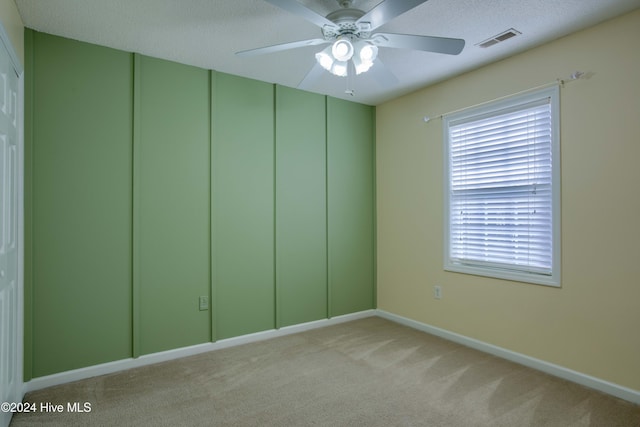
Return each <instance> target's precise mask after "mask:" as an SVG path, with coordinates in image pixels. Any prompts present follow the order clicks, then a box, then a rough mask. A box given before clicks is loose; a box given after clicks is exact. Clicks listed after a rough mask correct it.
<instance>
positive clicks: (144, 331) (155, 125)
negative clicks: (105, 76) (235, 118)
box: [133, 55, 211, 355]
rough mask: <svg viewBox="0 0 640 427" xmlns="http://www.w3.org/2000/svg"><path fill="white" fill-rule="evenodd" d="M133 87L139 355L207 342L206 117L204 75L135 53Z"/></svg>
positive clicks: (135, 282)
mask: <svg viewBox="0 0 640 427" xmlns="http://www.w3.org/2000/svg"><path fill="white" fill-rule="evenodd" d="M135 82H136V91H135V94H136V96H135V99H134V105H135V116H134V119H135V129H136V131H135V139H134V150H135V151H134V153H135V158H134V162H135V164H134V217H133V226H134V282H133V285H134V290H135V292H136V298H135V305H134V314H135V318H136V320H137V321H138V324H139V327H138V328H136V332H137V333H136V335H135V336H134V343H135V344H136V347H135V350H136V351H135V355H137V354H147V353H154V352H158V351H162V350H169V349H172V348H178V347H185V346H188V345H193V344H198V343H203V342H207V341H210V339H211V338H210V337H211V332H210V319H209V311H200V310H199V305H198V298H199V297H200V296H206V297H209V289H210V285H209V283H210V281H209V218H210V214H209V206H210V203H209V194H210V189H209V181H210V176H209V173H210V171H209V157H210V154H209V114H210V113H209V72H208V71H207V70H203V69H201V68H196V67H190V66H187V65H182V64H178V63H175V62H169V61H164V60H161V59H155V58H150V57H147V56H139V55H136V61H135ZM138 345H139V351H138V347H137V346H138Z"/></svg>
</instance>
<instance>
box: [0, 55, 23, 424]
mask: <svg viewBox="0 0 640 427" xmlns="http://www.w3.org/2000/svg"><path fill="white" fill-rule="evenodd" d="M18 83H19V81H18V76H17V75H16V72H15V70H14V67H13V64H12V62H11V59H10V56H9V52H7V50H6V49H5V46H4V44H3V43H0V402H16V401H18V402H19V399H20V398H21V396H20V390H19V388H20V384H19V372H18V369H19V366H20V363H19V361H18V357H19V355H20V352H19V347H18V346H19V341H18V340H19V339H20V338H19V336H18V330H19V325H18V322H19V321H20V319H18V311H19V309H18V303H19V300H18V242H17V241H18V145H17V142H18V123H19V120H18V119H19V114H20V113H19V111H20V109H19V105H18ZM10 419H11V413H7V412H3V411H0V426H7V425H8V424H9V421H10Z"/></svg>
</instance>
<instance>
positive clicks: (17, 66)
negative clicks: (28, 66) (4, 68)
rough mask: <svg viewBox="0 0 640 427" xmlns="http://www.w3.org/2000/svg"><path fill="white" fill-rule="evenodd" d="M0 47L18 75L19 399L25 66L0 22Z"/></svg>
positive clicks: (21, 374) (20, 382)
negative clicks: (6, 54) (7, 55)
mask: <svg viewBox="0 0 640 427" xmlns="http://www.w3.org/2000/svg"><path fill="white" fill-rule="evenodd" d="M0 44H1V45H2V46H1V47H0V49H4V50H5V51H6V52H7V53H8V54H9V59H10V60H11V65H12V66H13V69H14V71H15V73H16V75H17V76H18V100H17V102H18V105H17V115H18V117H17V120H18V124H17V128H18V129H17V131H18V132H17V133H18V135H17V141H16V145H17V159H16V164H17V167H16V174H17V175H18V176H17V179H18V182H17V185H18V189H17V191H18V194H17V204H18V206H17V218H16V219H17V228H18V229H17V242H16V244H17V245H18V247H17V250H18V271H17V290H18V292H17V322H16V328H17V331H16V334H17V341H18V348H17V354H16V369H17V371H18V375H17V378H16V380H17V389H18V396H16V398H17V399H16V400H17V401H18V402H20V401H22V398H23V397H24V391H25V388H24V67H23V66H22V63H21V62H20V60H19V59H18V55H17V54H16V50H15V48H14V46H13V44H12V43H11V39H10V38H9V35H8V34H7V32H6V30H5V28H4V25H3V24H2V22H0Z"/></svg>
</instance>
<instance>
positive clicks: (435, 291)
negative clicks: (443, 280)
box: [433, 285, 442, 299]
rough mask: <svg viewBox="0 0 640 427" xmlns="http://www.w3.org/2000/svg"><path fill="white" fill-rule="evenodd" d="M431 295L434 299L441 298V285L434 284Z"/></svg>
mask: <svg viewBox="0 0 640 427" xmlns="http://www.w3.org/2000/svg"><path fill="white" fill-rule="evenodd" d="M433 297H434V298H435V299H442V286H440V285H436V286H434V287H433Z"/></svg>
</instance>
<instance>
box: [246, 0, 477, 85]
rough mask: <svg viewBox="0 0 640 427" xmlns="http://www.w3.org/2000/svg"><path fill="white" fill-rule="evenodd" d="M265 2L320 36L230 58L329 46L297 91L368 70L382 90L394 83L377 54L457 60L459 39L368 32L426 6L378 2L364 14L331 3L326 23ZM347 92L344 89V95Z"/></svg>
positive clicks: (289, 3)
mask: <svg viewBox="0 0 640 427" xmlns="http://www.w3.org/2000/svg"><path fill="white" fill-rule="evenodd" d="M265 1H266V2H267V3H270V4H272V5H274V6H277V7H279V8H281V9H284V10H286V11H288V12H291V13H293V14H296V15H298V16H300V17H302V18H304V19H306V20H307V21H309V22H311V23H313V24H315V25H317V26H318V27H320V29H321V30H322V38H317V39H309V40H301V41H295V42H290V43H283V44H277V45H273V46H266V47H261V48H257V49H249V50H244V51H241V52H237V53H236V55H238V56H253V55H262V54H267V53H273V52H279V51H283V50H288V49H295V48H300V47H305V46H316V45H323V44H329V46H328V47H326V48H324V49H323V50H321V51H320V52H318V53H316V61H317V63H316V65H315V67H313V68H312V69H311V71H310V72H309V73H308V74H307V75H306V76H305V78H304V79H303V80H302V81H301V82H300V84H299V85H298V87H305V86H308V85H309V84H310V83H311V82H312V81H313V80H315V79H316V78H318V77H319V75H320V74H322V72H323V70H327V71H329V72H330V73H332V74H334V75H336V76H342V77H344V76H352V75H354V74H355V75H357V74H361V73H364V72H366V71H368V70H369V69H370V68H371V67H373V66H374V65H376V67H375V69H376V70H377V72H376V73H374V77H376V78H377V79H378V81H380V82H381V83H383V84H385V85H389V84H393V83H395V82H397V78H396V77H395V76H394V75H393V74H392V73H391V72H390V71H389V70H388V69H386V67H384V64H382V62H381V61H380V59H379V58H378V48H402V49H413V50H421V51H425V52H436V53H444V54H448V55H457V54H459V53H460V52H461V51H462V49H463V48H464V45H465V41H464V40H462V39H454V38H446V37H433V36H419V35H409V34H391V33H378V32H374V31H375V30H376V29H377V28H378V27H380V26H382V25H384V24H386V23H387V22H389V21H391V20H392V19H393V18H395V17H397V16H399V15H401V14H403V13H405V12H407V11H409V10H411V9H413V8H415V7H416V6H419V5H421V4H422V3H425V2H426V1H427V0H402V1H399V0H383V1H382V2H380V3H379V4H378V5H377V6H375V7H374V8H373V9H371V10H370V11H368V12H364V11H362V10H360V9H356V8H353V7H352V3H353V0H337V1H338V4H339V5H340V7H341V8H340V9H338V10H336V11H334V12H331V13H329V14H328V15H327V16H326V17H324V16H322V15H320V14H318V13H316V12H314V11H313V10H311V9H309V8H307V7H306V6H304V5H302V4H301V3H299V2H298V1H296V0H265ZM349 91H350V90H349V89H348V88H347V93H349ZM351 92H353V91H351ZM352 94H353V93H352Z"/></svg>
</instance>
